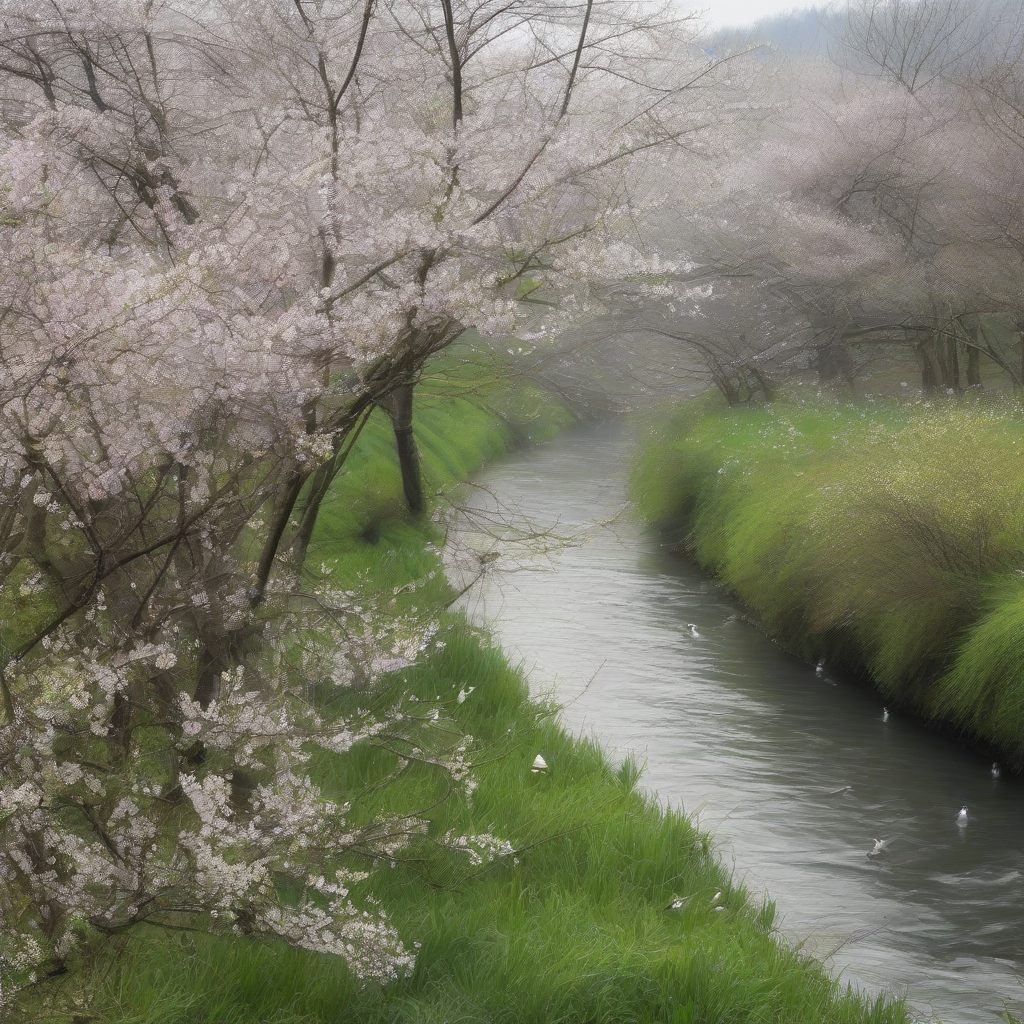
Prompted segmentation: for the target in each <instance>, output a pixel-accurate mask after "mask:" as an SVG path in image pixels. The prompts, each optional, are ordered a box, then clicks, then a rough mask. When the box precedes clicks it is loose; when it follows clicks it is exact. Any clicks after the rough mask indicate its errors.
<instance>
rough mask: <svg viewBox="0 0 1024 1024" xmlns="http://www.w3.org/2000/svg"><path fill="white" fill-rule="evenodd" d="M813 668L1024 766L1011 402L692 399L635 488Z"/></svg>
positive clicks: (1023, 498) (1023, 565) (1022, 474)
mask: <svg viewBox="0 0 1024 1024" xmlns="http://www.w3.org/2000/svg"><path fill="white" fill-rule="evenodd" d="M632 493H633V497H634V500H635V502H636V504H637V507H638V508H639V510H640V513H641V515H642V516H643V517H644V518H645V519H646V520H647V521H648V522H649V523H651V524H653V525H655V526H658V527H661V528H663V529H670V530H674V531H675V532H676V535H677V536H678V537H679V538H680V542H681V544H682V546H683V547H684V548H685V549H686V550H687V551H689V552H690V553H691V554H692V555H693V557H695V558H696V560H697V561H698V562H700V563H701V564H702V565H704V566H706V567H707V568H709V569H710V570H712V571H713V572H714V573H715V574H716V575H718V576H719V577H720V578H721V579H722V580H723V582H725V583H726V584H727V585H728V586H729V587H730V588H731V589H732V590H734V591H735V592H736V593H737V595H738V596H739V597H740V598H742V599H743V601H745V602H746V603H747V604H748V605H750V606H751V607H752V608H753V609H754V610H756V611H757V612H758V614H759V615H760V616H761V618H762V620H763V621H764V624H765V626H766V627H767V628H768V629H769V630H770V631H771V632H772V633H774V634H775V635H776V636H778V637H779V638H780V639H781V640H782V641H783V642H784V643H786V644H787V645H788V646H789V647H790V648H791V649H793V650H795V651H796V652H798V653H800V654H802V655H803V656H804V657H806V658H808V659H809V660H814V659H817V658H819V657H825V658H827V659H828V660H830V661H833V662H835V661H839V662H842V663H845V664H846V665H847V666H848V667H852V668H855V669H859V670H862V671H864V672H866V673H867V674H869V675H870V676H871V677H872V678H873V679H874V681H875V682H876V684H877V685H878V687H879V689H881V690H882V692H883V693H885V694H886V695H887V696H888V697H889V698H890V699H892V700H894V701H898V702H900V703H902V704H903V705H904V706H906V707H908V708H911V709H915V710H917V711H918V712H920V713H923V714H925V715H927V716H929V717H932V718H934V719H937V720H941V721H943V722H946V723H948V724H951V725H953V726H954V727H957V728H959V729H962V730H964V731H965V732H967V733H969V734H970V735H971V736H973V737H975V738H976V739H978V740H980V741H983V742H985V743H987V744H990V745H992V746H993V747H995V748H996V749H997V750H998V751H1000V752H1001V754H1002V756H1003V757H1004V758H1006V759H1007V760H1009V761H1011V762H1013V763H1015V764H1017V765H1018V766H1024V716H1022V715H1021V714H1020V713H1019V711H1020V708H1021V707H1022V701H1024V674H1022V669H1021V665H1022V664H1024V660H1022V658H1021V654H1022V653H1024V633H1022V630H1021V627H1020V625H1019V623H1020V621H1021V619H1020V612H1021V610H1022V604H1024V598H1022V593H1024V588H1022V587H1021V585H1020V584H1021V582H1022V581H1021V577H1020V574H1021V573H1024V422H1022V419H1021V415H1020V413H1019V411H1018V410H1016V409H1015V408H1013V407H1011V406H1009V405H994V404H985V403H983V402H981V401H980V400H977V399H973V398H968V399H964V400H963V401H960V402H952V401H951V402H949V403H942V404H937V405H930V404H923V403H913V404H910V403H908V404H897V403H870V404H867V405H860V406H853V405H842V404H837V403H834V402H828V401H824V400H819V401H817V402H815V403H813V404H796V403H780V404H777V405H775V406H772V407H762V408H758V409H745V410H732V411H728V410H724V409H721V408H716V407H715V406H714V404H713V403H711V402H710V401H709V400H708V399H703V400H701V401H700V402H694V403H688V405H687V406H686V407H684V409H683V410H681V411H677V412H673V413H671V414H670V415H668V416H667V417H666V418H665V419H663V420H662V421H661V422H660V423H659V424H658V425H657V426H656V427H655V428H654V429H653V431H652V433H651V435H650V437H649V438H648V441H647V443H646V445H645V449H644V453H643V455H642V458H641V460H640V463H639V465H638V468H637V471H636V474H635V476H634V479H633V483H632Z"/></svg>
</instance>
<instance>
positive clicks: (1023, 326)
mask: <svg viewBox="0 0 1024 1024" xmlns="http://www.w3.org/2000/svg"><path fill="white" fill-rule="evenodd" d="M1014 326H1015V327H1016V328H1017V335H1018V336H1019V338H1020V367H1019V371H1020V376H1019V377H1018V380H1019V381H1020V386H1021V388H1022V389H1024V317H1017V322H1016V324H1015V325H1014Z"/></svg>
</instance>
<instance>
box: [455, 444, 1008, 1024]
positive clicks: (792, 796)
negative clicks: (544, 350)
mask: <svg viewBox="0 0 1024 1024" xmlns="http://www.w3.org/2000/svg"><path fill="white" fill-rule="evenodd" d="M630 454H631V445H630V441H629V438H628V437H627V435H626V433H625V431H624V430H623V429H622V428H621V427H619V426H617V425H614V424H613V425H605V426H602V427H598V428H587V429H580V430H577V431H574V432H571V433H569V434H567V435H564V436H563V437H561V438H559V439H558V440H556V441H554V442H552V443H551V444H548V445H544V446H542V447H539V448H533V449H531V450H530V451H527V452H525V453H523V454H521V455H518V456H516V457H513V458H511V459H508V460H506V461H504V462H502V463H501V464H500V465H497V466H495V467H494V468H492V469H489V470H487V471H486V472H485V473H483V474H481V476H480V477H478V479H477V483H478V484H480V485H481V486H480V488H478V489H474V491H473V493H472V495H471V497H470V498H469V499H468V502H469V505H470V507H471V509H476V510H477V511H478V513H479V515H482V516H483V517H484V518H486V519H489V520H493V516H494V513H495V510H496V509H499V508H500V515H502V516H504V517H506V518H507V517H509V516H512V517H513V518H514V519H516V520H518V524H519V525H522V523H523V520H524V519H525V520H527V521H529V523H530V524H531V525H532V526H533V527H534V528H544V529H551V530H553V532H555V533H557V534H559V535H563V536H566V535H569V536H572V537H573V538H574V543H572V544H570V546H568V547H564V548H561V549H560V550H555V551H553V552H551V553H548V554H544V553H542V552H541V551H539V550H538V548H539V547H542V546H543V544H540V543H538V544H533V545H529V546H528V547H529V550H527V549H526V548H524V547H522V546H519V547H517V546H516V545H510V544H508V543H505V544H499V547H500V548H502V549H503V550H504V553H503V554H502V555H501V557H500V558H498V559H497V560H496V561H495V562H493V563H491V564H490V565H489V567H488V568H489V571H488V573H487V575H486V577H485V578H484V580H483V581H481V582H480V583H478V584H477V585H476V587H474V588H473V589H472V590H471V591H470V592H469V594H468V595H467V596H466V597H465V598H464V599H463V601H464V603H465V606H466V608H467V610H468V612H469V613H470V615H471V616H472V617H474V618H475V619H477V620H478V621H484V622H486V623H487V624H488V625H489V626H490V627H491V628H492V629H493V630H494V631H495V632H496V634H497V636H498V637H499V638H500V640H501V642H502V644H503V646H504V648H505V650H506V651H507V652H508V653H509V654H510V656H511V657H513V658H517V657H518V658H521V659H522V661H523V662H524V664H525V666H526V667H527V669H528V670H529V674H530V680H531V685H532V686H533V688H534V690H535V692H553V693H554V695H555V697H556V699H557V700H558V701H559V702H560V703H562V704H563V705H564V710H563V715H562V717H563V720H564V723H565V725H566V726H567V727H568V728H569V729H570V730H572V731H574V732H583V733H591V734H593V735H595V736H596V737H597V738H598V739H600V741H601V742H602V744H603V745H604V747H605V749H607V750H608V751H609V752H610V753H611V754H612V755H613V756H615V757H623V756H625V754H627V753H628V752H630V751H633V752H635V753H636V754H637V755H638V757H639V759H640V760H641V761H644V760H646V762H647V772H646V774H645V776H644V782H645V784H646V786H647V787H648V788H649V789H650V790H651V791H653V792H655V793H657V794H658V796H659V798H660V799H661V800H662V801H663V802H665V803H668V804H672V805H679V804H682V805H683V806H684V808H685V809H686V810H687V811H688V812H689V813H691V814H696V815H697V817H698V819H699V820H700V822H701V824H702V826H703V827H705V828H707V829H709V830H710V831H711V832H712V833H713V835H714V836H715V837H716V839H717V841H718V849H719V853H720V856H721V857H722V859H723V860H724V861H725V863H726V864H727V865H732V866H734V868H735V871H736V874H737V877H738V878H740V879H741V880H742V881H743V882H744V883H745V884H746V885H747V886H748V887H749V888H751V889H752V890H753V891H754V892H755V893H760V892H766V893H767V894H769V895H770V896H771V898H772V899H774V900H775V902H776V904H777V905H778V909H779V911H780V918H779V919H780V924H781V927H782V930H783V932H784V933H785V934H786V935H787V936H788V937H789V938H790V939H791V940H794V941H802V942H804V943H805V948H807V949H809V950H810V951H811V952H812V953H814V954H815V955H817V956H819V957H822V958H824V959H826V962H827V963H828V964H829V965H830V966H831V967H832V968H833V969H834V970H836V971H842V973H843V976H844V977H845V978H848V979H850V980H852V981H853V982H854V983H855V984H856V985H858V986H859V987H861V988H862V989H865V990H867V991H870V992H877V991H880V990H883V989H888V990H890V991H893V992H905V993H906V994H907V995H908V997H909V1001H910V1004H911V1006H912V1007H913V1009H914V1012H915V1014H917V1015H918V1016H920V1018H921V1019H923V1020H933V1019H941V1020H942V1021H944V1022H957V1024H960V1022H974V1021H979V1022H980V1021H986V1022H990V1024H991V1022H994V1021H996V1020H998V1019H1000V1018H999V1017H998V1016H997V1015H998V1014H999V1013H1000V1012H1001V1011H1002V1010H1004V1009H1009V1010H1010V1011H1011V1012H1013V1013H1015V1014H1016V1015H1018V1016H1020V1015H1021V1014H1022V1010H1021V1008H1022V1006H1024V965H1022V960H1024V815H1022V814H1021V811H1022V808H1024V785H1022V782H1021V780H1019V779H1016V778H1007V777H1005V776H1004V777H1003V778H1001V779H998V780H993V779H992V778H991V777H990V774H989V764H988V762H987V761H985V760H984V759H983V758H982V757H981V756H979V755H977V754H973V753H971V752H969V751H968V750H966V749H964V748H963V747H961V746H959V745H957V744H956V743H955V742H953V741H951V740H949V739H947V738H944V737H941V736H939V735H937V734H934V733H932V732H929V731H928V730H927V729H925V728H924V727H923V726H922V725H921V724H919V723H917V722H915V721H913V720H910V719H908V718H905V717H903V716H901V715H899V714H891V715H890V716H889V717H888V720H887V721H885V720H883V708H882V700H881V698H880V697H878V696H877V695H876V694H874V693H872V692H871V691H870V690H868V689H867V688H865V687H863V686H860V685H857V684H855V683H851V682H849V681H846V680H843V679H840V678H836V677H834V676H832V674H831V673H830V672H829V671H828V669H827V668H826V670H825V672H824V673H823V674H821V675H818V674H816V673H815V670H814V668H813V667H809V666H807V665H804V664H803V663H802V662H800V661H797V660H796V659H794V658H792V657H790V656H788V655H787V654H785V653H784V652H783V651H781V650H780V649H779V648H778V647H777V646H776V645H775V644H774V643H772V642H771V641H770V640H769V639H767V638H766V637H765V636H764V635H763V634H762V633H761V632H760V631H759V630H757V629H756V628H755V627H754V626H753V625H751V624H749V623H748V622H747V621H745V620H744V619H743V618H742V617H741V616H740V615H739V614H738V612H739V611H740V609H739V608H738V607H737V606H736V604H735V603H734V602H733V601H731V600H730V598H729V597H728V595H726V594H725V593H724V592H723V591H722V590H721V589H720V588H719V587H718V586H717V585H716V584H715V583H714V582H712V581H710V580H709V579H708V578H707V577H705V576H704V575H703V574H702V573H701V572H700V571H699V570H698V569H696V568H695V567H693V566H691V565H689V564H687V563H686V562H684V561H683V560H681V559H679V558H676V557H674V556H672V555H670V554H668V553H667V552H666V551H664V550H661V549H660V548H659V546H658V544H657V543H656V542H655V541H653V540H651V539H649V538H647V537H645V536H644V534H643V532H642V531H641V530H640V528H639V527H638V526H637V525H636V524H635V523H634V522H633V521H631V519H630V518H629V516H628V515H627V514H626V513H625V511H624V505H625V500H626V499H625V481H626V476H627V474H628V471H629V458H630ZM479 515H478V514H477V513H474V512H472V511H470V512H469V513H468V514H467V515H466V516H465V517H464V518H463V520H462V522H461V525H460V526H459V527H458V529H457V530H456V534H455V538H456V539H455V541H454V542H453V543H451V544H450V546H449V560H450V562H452V563H453V566H452V571H453V573H457V572H458V569H457V566H455V565H454V563H455V562H458V561H463V562H464V561H465V559H466V553H465V548H467V547H468V548H474V547H475V548H476V549H477V550H479V549H480V548H481V546H482V545H483V543H484V541H483V538H482V536H480V534H479V533H478V530H479V522H480V519H479ZM460 548H462V549H463V555H462V557H461V558H460V557H459V556H458V555H457V553H456V552H457V549H460ZM516 551H518V554H517V553H516ZM469 560H470V561H474V559H473V557H472V556H469ZM477 564H479V563H477ZM690 623H692V624H694V626H695V627H696V633H697V634H698V635H697V636H694V635H693V630H691V628H690V626H689V625H688V624H690ZM588 681H589V682H588ZM961 804H967V805H968V806H969V808H970V821H969V824H968V825H967V827H966V828H963V829H961V828H959V827H958V826H957V823H956V813H957V810H958V809H959V807H960V806H961ZM875 838H882V839H885V840H886V841H887V843H888V846H889V852H887V853H886V854H884V855H882V856H880V857H878V858H873V859H872V858H869V857H867V855H866V854H867V852H868V851H869V850H870V849H872V846H873V839H875Z"/></svg>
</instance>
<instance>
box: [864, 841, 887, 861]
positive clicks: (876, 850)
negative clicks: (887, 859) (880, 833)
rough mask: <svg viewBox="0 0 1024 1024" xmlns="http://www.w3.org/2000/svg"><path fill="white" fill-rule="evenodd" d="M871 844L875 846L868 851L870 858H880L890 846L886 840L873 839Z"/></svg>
mask: <svg viewBox="0 0 1024 1024" xmlns="http://www.w3.org/2000/svg"><path fill="white" fill-rule="evenodd" d="M871 842H873V843H874V844H875V845H874V847H873V848H872V849H870V850H868V856H869V857H880V856H881V855H882V854H883V853H885V851H886V850H887V849H888V848H889V844H888V843H887V842H886V841H885V840H884V839H872V840H871Z"/></svg>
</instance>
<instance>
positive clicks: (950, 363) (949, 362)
mask: <svg viewBox="0 0 1024 1024" xmlns="http://www.w3.org/2000/svg"><path fill="white" fill-rule="evenodd" d="M946 368H947V372H948V374H949V380H948V381H947V383H946V387H947V388H952V389H953V390H954V391H955V392H956V393H957V394H960V353H959V351H958V349H957V342H956V338H947V339H946Z"/></svg>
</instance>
